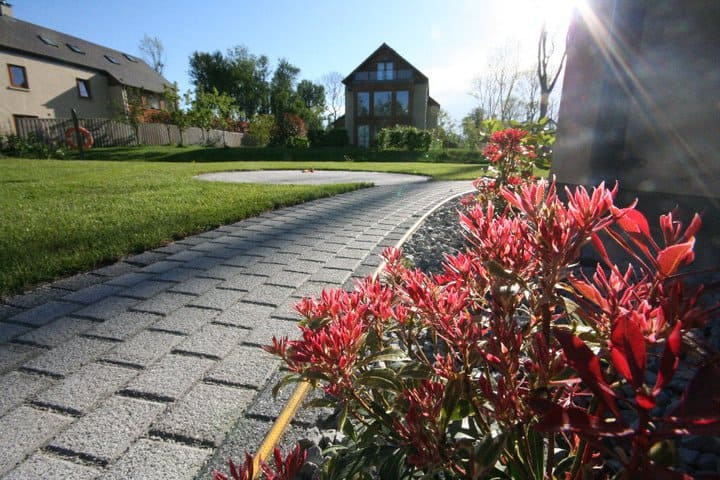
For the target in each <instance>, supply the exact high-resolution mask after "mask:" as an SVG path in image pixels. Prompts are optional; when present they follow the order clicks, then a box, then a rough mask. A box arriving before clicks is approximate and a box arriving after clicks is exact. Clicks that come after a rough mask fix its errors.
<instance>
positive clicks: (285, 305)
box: [270, 297, 302, 322]
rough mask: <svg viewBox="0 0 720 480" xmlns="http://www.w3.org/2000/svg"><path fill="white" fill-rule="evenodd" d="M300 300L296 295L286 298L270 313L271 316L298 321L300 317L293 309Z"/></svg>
mask: <svg viewBox="0 0 720 480" xmlns="http://www.w3.org/2000/svg"><path fill="white" fill-rule="evenodd" d="M299 302H300V299H298V298H296V297H290V298H286V299H285V300H284V301H283V302H282V303H281V304H280V305H278V306H277V307H276V308H275V310H273V312H272V313H271V314H270V316H271V317H272V318H282V319H285V320H292V321H296V322H297V321H299V320H300V319H301V318H302V317H301V316H300V314H299V313H298V312H297V310H295V306H296V305H297V304H298V303H299Z"/></svg>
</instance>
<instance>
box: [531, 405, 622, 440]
mask: <svg viewBox="0 0 720 480" xmlns="http://www.w3.org/2000/svg"><path fill="white" fill-rule="evenodd" d="M528 404H529V405H530V407H531V408H532V409H533V410H535V412H536V413H539V414H540V415H542V418H541V419H540V421H539V422H538V423H536V424H535V429H536V430H538V431H540V432H557V431H570V432H574V433H577V434H579V435H581V436H585V437H591V438H603V437H618V436H622V435H627V434H629V433H632V429H630V428H628V427H627V426H626V425H624V424H623V423H622V422H607V421H605V420H604V419H602V418H600V417H597V416H595V415H591V414H589V413H588V412H587V411H585V410H583V409H582V408H578V407H561V406H560V405H556V404H554V403H552V402H550V401H549V400H545V399H541V398H531V399H528Z"/></svg>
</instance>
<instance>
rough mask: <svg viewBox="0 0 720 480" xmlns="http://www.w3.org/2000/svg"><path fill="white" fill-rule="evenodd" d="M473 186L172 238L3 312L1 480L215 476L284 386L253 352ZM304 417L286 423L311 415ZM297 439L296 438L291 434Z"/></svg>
mask: <svg viewBox="0 0 720 480" xmlns="http://www.w3.org/2000/svg"><path fill="white" fill-rule="evenodd" d="M470 189H471V182H469V181H467V182H422V183H408V184H402V185H386V186H379V187H374V188H367V189H361V190H356V191H353V192H348V193H345V194H342V195H337V196H334V197H329V198H324V199H319V200H315V201H311V202H308V203H304V204H301V205H296V206H293V207H288V208H283V209H279V210H276V211H273V212H268V213H265V214H262V215H260V216H258V217H254V218H249V219H246V220H243V221H240V222H237V223H234V224H231V225H226V226H223V227H220V228H218V229H215V230H213V231H209V232H205V233H201V234H199V235H194V236H191V237H187V238H185V239H182V240H178V241H176V242H174V243H171V244H169V245H166V246H164V247H161V248H157V249H155V250H151V251H147V252H145V253H142V254H140V255H135V256H132V257H128V258H126V259H124V260H123V261H121V262H118V263H116V264H113V265H110V266H108V267H104V268H101V269H98V270H94V271H92V272H88V273H84V274H80V275H76V276H74V277H70V278H67V279H63V280H60V281H58V282H55V283H53V284H50V285H46V286H43V287H41V288H38V289H36V290H35V291H32V292H30V293H28V294H25V295H21V296H16V297H12V298H9V299H7V301H5V303H2V304H0V391H2V392H3V393H2V395H0V432H3V433H2V435H0V478H3V479H16V478H23V479H24V478H35V477H37V476H42V477H43V478H48V479H50V478H83V479H95V478H103V479H106V478H109V479H126V478H157V477H158V476H162V477H167V478H174V479H180V480H190V479H193V478H203V479H206V478H209V476H210V472H211V471H212V468H214V467H216V468H221V469H225V466H226V465H227V463H226V461H227V459H228V458H234V459H239V460H242V458H243V456H244V452H245V451H246V450H249V451H255V450H256V449H257V448H258V446H259V445H260V442H261V441H262V439H263V437H264V436H265V434H266V433H267V431H268V430H269V428H270V426H271V424H272V422H273V420H274V419H275V417H276V416H277V415H278V413H279V412H280V410H281V409H282V407H283V405H284V401H285V400H286V399H287V396H288V395H289V393H290V392H291V391H292V389H291V388H288V389H287V391H283V392H281V394H280V396H279V398H278V399H277V400H273V399H272V396H271V394H270V390H271V388H272V386H273V385H274V384H275V383H276V382H277V381H278V379H279V378H280V377H281V376H282V375H283V372H282V371H280V362H279V361H278V360H277V359H275V358H274V357H271V356H270V355H269V354H267V353H265V352H264V351H263V350H262V349H261V348H260V346H262V345H267V344H269V343H270V341H271V338H272V337H273V336H278V337H282V336H285V335H288V336H291V337H292V336H296V335H297V334H298V329H297V320H298V317H297V316H296V314H295V313H294V312H293V308H292V307H293V305H295V304H296V303H297V302H298V301H299V299H300V298H301V297H303V296H307V295H310V294H318V293H319V292H320V291H321V290H322V289H324V288H332V287H340V286H343V287H346V288H349V287H351V286H352V285H353V282H354V281H355V279H357V278H361V277H364V276H365V275H367V274H369V273H372V272H373V271H374V270H375V269H376V268H377V266H378V265H379V264H380V259H381V258H380V253H381V252H382V250H383V249H384V248H386V247H388V246H393V245H395V244H396V242H397V241H398V240H399V239H400V238H402V236H403V235H404V234H405V232H407V231H408V230H409V229H410V228H411V227H412V226H413V225H414V224H415V223H416V221H417V220H418V219H419V218H420V217H421V216H422V215H423V214H424V213H425V212H427V211H428V210H430V209H431V208H432V207H434V206H435V205H437V204H438V203H440V202H442V201H443V200H445V199H447V198H449V197H451V196H454V195H456V194H459V193H461V192H465V191H469V190H470ZM313 413H314V412H312V411H310V412H302V413H301V414H300V415H299V417H297V418H296V419H295V421H294V422H293V425H295V426H308V425H312V424H313V423H314V422H315V417H314V416H313ZM291 436H292V431H291Z"/></svg>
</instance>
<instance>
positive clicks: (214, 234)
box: [197, 230, 225, 239]
mask: <svg viewBox="0 0 720 480" xmlns="http://www.w3.org/2000/svg"><path fill="white" fill-rule="evenodd" d="M223 235H225V233H224V232H221V231H218V230H208V231H207V232H202V233H198V234H197V236H198V237H200V238H205V239H208V238H218V237H222V236H223Z"/></svg>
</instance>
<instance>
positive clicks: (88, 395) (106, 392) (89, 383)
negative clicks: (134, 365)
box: [35, 363, 139, 413]
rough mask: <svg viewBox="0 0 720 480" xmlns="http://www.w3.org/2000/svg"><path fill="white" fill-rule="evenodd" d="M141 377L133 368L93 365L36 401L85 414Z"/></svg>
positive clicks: (43, 394) (78, 372) (81, 370)
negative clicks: (134, 378) (126, 384)
mask: <svg viewBox="0 0 720 480" xmlns="http://www.w3.org/2000/svg"><path fill="white" fill-rule="evenodd" d="M138 373H139V372H138V371H137V370H132V369H130V368H124V367H119V366H115V365H106V364H102V363H91V364H89V365H85V366H84V367H82V368H81V369H80V370H78V371H77V372H75V373H74V374H72V375H70V376H69V377H66V378H64V379H63V380H62V381H60V382H57V383H56V384H55V385H54V386H53V387H51V388H49V389H47V390H45V391H43V392H41V393H39V394H38V395H37V396H36V397H35V399H36V401H37V402H39V403H40V404H44V405H50V406H55V407H60V408H63V409H66V410H70V411H74V412H78V413H84V412H87V411H89V410H90V409H91V408H92V407H93V406H94V405H95V404H97V403H98V402H100V401H101V400H102V399H103V398H106V397H109V396H110V395H112V394H113V393H114V392H115V391H116V390H118V389H119V388H120V387H122V386H123V385H125V383H127V382H129V381H130V379H132V378H133V377H135V376H137V375H138Z"/></svg>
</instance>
